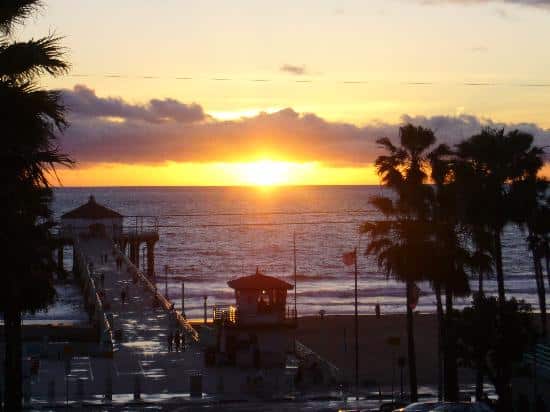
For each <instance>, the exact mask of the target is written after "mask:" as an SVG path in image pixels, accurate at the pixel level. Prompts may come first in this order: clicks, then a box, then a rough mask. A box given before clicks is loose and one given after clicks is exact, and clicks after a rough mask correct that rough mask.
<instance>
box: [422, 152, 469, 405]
mask: <svg viewBox="0 0 550 412" xmlns="http://www.w3.org/2000/svg"><path fill="white" fill-rule="evenodd" d="M428 158H429V160H430V168H431V180H432V182H433V183H434V186H435V196H434V198H433V204H432V208H431V211H432V212H431V221H432V227H433V232H434V234H433V238H434V248H433V252H432V253H433V260H432V264H431V266H430V267H431V273H429V278H430V279H431V280H432V283H435V284H436V288H435V289H436V295H437V294H440V290H441V288H443V289H444V292H445V312H446V313H445V317H444V319H443V315H442V314H439V313H438V319H439V321H440V326H439V329H440V340H441V341H442V342H443V347H442V348H441V347H440V351H441V350H443V354H444V380H445V385H444V388H445V399H446V400H448V401H457V400H458V389H459V388H458V365H457V351H456V333H455V325H454V309H453V298H454V297H455V296H465V295H467V294H469V292H470V287H469V282H468V276H467V274H466V271H465V267H466V265H467V263H468V262H469V260H470V253H469V251H468V250H467V248H466V247H465V245H464V240H463V238H464V236H461V235H462V232H463V227H462V225H461V224H460V220H459V215H458V212H457V206H456V204H457V203H456V197H457V193H456V185H455V183H454V181H453V173H452V166H453V160H454V159H453V153H452V151H451V150H450V148H449V147H448V146H447V145H444V144H443V145H439V146H438V147H437V148H436V149H435V150H433V151H432V152H431V153H430V154H429V155H428ZM436 297H437V296H436ZM437 298H438V302H437V303H438V305H437V306H438V312H439V311H442V308H440V306H442V305H441V302H440V297H437Z"/></svg>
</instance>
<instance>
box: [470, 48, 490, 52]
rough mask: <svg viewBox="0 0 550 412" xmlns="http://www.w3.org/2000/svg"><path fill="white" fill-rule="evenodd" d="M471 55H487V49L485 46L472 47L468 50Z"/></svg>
mask: <svg viewBox="0 0 550 412" xmlns="http://www.w3.org/2000/svg"><path fill="white" fill-rule="evenodd" d="M468 50H469V51H471V52H472V53H488V52H489V48H488V47H487V46H474V47H470V48H469V49H468Z"/></svg>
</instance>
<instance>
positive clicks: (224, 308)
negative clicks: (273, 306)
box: [212, 305, 297, 326]
mask: <svg viewBox="0 0 550 412" xmlns="http://www.w3.org/2000/svg"><path fill="white" fill-rule="evenodd" d="M212 319H213V320H214V322H216V321H218V322H220V321H222V322H225V323H226V324H234V325H237V324H239V323H247V324H262V323H269V324H271V323H274V322H278V323H280V324H284V325H287V326H293V325H295V324H296V321H297V318H296V313H295V311H294V308H293V307H290V306H288V307H287V309H286V312H285V311H279V312H266V313H258V314H253V313H250V314H248V313H247V314H246V315H241V314H240V313H239V310H238V309H237V308H236V307H235V306H232V305H214V307H213V314H212Z"/></svg>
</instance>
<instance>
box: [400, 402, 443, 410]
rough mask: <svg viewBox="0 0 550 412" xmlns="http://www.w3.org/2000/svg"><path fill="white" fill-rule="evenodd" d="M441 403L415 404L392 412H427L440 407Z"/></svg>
mask: <svg viewBox="0 0 550 412" xmlns="http://www.w3.org/2000/svg"><path fill="white" fill-rule="evenodd" d="M441 404H442V402H437V401H432V402H415V403H411V404H410V405H407V406H405V407H403V408H400V409H395V410H394V411H393V412H429V411H431V410H432V409H434V408H435V407H437V406H439V405H441Z"/></svg>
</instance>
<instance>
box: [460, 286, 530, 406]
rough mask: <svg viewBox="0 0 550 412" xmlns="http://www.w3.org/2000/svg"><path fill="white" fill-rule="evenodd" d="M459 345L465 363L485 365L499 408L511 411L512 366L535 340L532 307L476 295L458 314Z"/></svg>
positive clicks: (478, 365)
mask: <svg viewBox="0 0 550 412" xmlns="http://www.w3.org/2000/svg"><path fill="white" fill-rule="evenodd" d="M457 323H458V326H459V327H458V346H459V354H460V358H461V360H462V361H463V363H464V364H465V365H468V366H472V367H476V368H478V369H479V368H483V370H485V371H486V372H487V375H488V376H489V379H490V381H491V382H492V383H493V385H494V386H495V389H496V392H497V394H498V396H499V401H498V409H497V410H498V411H503V412H506V411H511V410H512V394H511V387H510V381H511V378H512V373H513V367H514V364H515V363H516V362H519V361H520V360H521V358H522V355H523V353H524V352H525V351H526V350H527V349H528V347H529V346H530V345H531V344H532V343H533V341H534V337H535V331H534V329H533V328H532V326H531V307H530V306H529V305H528V304H526V303H525V302H523V301H519V302H518V301H516V300H515V299H511V300H507V301H504V302H502V301H501V300H500V299H499V300H498V301H497V299H496V298H494V297H487V296H484V295H480V294H476V295H475V296H474V300H473V302H472V306H471V307H467V308H465V309H464V310H462V311H461V312H460V314H459V316H458V322H457Z"/></svg>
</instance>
